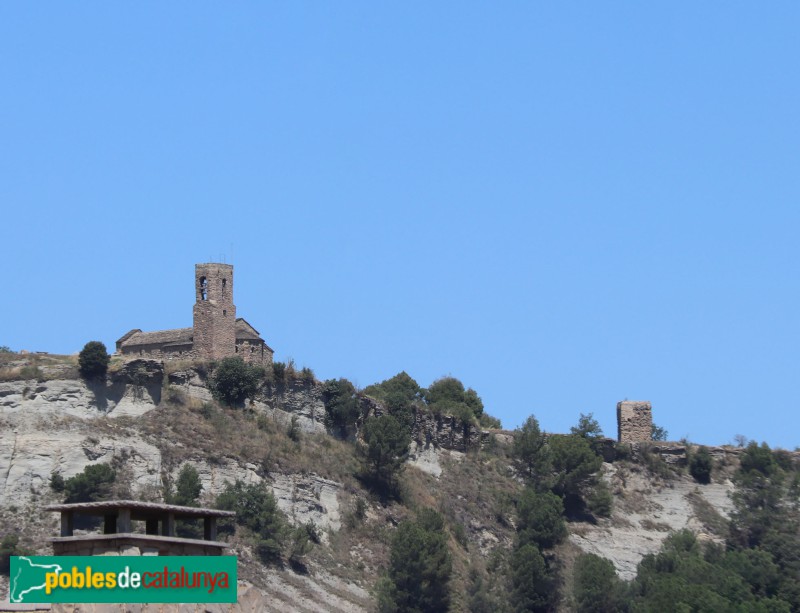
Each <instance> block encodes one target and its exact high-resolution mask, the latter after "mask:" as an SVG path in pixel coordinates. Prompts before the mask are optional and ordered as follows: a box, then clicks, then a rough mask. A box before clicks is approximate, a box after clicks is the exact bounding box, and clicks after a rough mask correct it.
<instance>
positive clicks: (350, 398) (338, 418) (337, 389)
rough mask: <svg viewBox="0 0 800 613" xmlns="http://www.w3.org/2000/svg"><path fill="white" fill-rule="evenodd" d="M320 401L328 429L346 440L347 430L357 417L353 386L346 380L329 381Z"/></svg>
mask: <svg viewBox="0 0 800 613" xmlns="http://www.w3.org/2000/svg"><path fill="white" fill-rule="evenodd" d="M322 401H323V403H324V404H325V417H326V421H327V424H328V428H329V429H330V430H331V431H332V432H334V433H335V434H337V435H338V436H340V437H341V438H347V435H348V430H349V428H350V427H352V426H354V425H355V423H356V421H357V420H358V417H359V408H358V397H357V396H356V388H355V386H354V385H353V384H352V383H350V381H348V380H347V379H329V380H328V381H326V382H325V385H324V386H323V388H322Z"/></svg>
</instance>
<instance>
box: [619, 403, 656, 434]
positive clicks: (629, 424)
mask: <svg viewBox="0 0 800 613" xmlns="http://www.w3.org/2000/svg"><path fill="white" fill-rule="evenodd" d="M652 431H653V414H652V408H651V406H650V403H649V402H648V401H646V400H645V401H639V400H623V401H622V402H618V403H617V440H619V442H620V443H643V442H647V441H649V440H651V434H652Z"/></svg>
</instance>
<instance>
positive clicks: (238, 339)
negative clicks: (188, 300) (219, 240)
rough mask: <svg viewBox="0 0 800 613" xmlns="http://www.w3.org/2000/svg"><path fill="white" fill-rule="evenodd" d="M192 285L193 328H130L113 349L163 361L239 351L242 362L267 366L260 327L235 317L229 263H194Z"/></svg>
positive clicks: (269, 356)
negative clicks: (193, 288)
mask: <svg viewBox="0 0 800 613" xmlns="http://www.w3.org/2000/svg"><path fill="white" fill-rule="evenodd" d="M194 287H195V290H194V291H195V303H194V309H193V315H194V317H193V325H192V327H191V328H176V329H174V330H160V331H157V332H142V331H141V330H139V329H138V328H137V329H134V330H131V331H130V332H128V333H127V334H126V335H125V336H123V337H122V338H120V339H119V340H118V341H117V354H118V355H122V356H123V357H129V358H141V357H149V358H155V359H161V360H175V359H181V360H219V359H222V358H228V357H232V356H239V357H241V358H242V359H243V360H244V361H245V362H249V363H253V364H259V365H262V366H270V365H271V364H272V355H273V353H274V352H273V350H272V349H271V348H270V347H269V345H267V344H266V343H265V342H264V339H262V338H261V335H260V333H259V332H258V330H256V329H255V328H254V327H253V326H251V325H250V324H249V323H248V322H247V321H246V320H244V319H243V318H241V317H239V318H238V319H237V318H236V306H235V305H234V304H233V266H232V265H230V264H215V263H208V264H196V265H195V267H194Z"/></svg>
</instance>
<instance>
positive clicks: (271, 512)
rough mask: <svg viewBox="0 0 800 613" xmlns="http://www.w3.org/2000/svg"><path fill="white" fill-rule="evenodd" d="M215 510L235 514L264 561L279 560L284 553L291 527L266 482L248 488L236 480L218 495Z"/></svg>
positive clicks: (238, 522)
mask: <svg viewBox="0 0 800 613" xmlns="http://www.w3.org/2000/svg"><path fill="white" fill-rule="evenodd" d="M216 507H217V508H218V509H225V510H227V511H234V512H235V513H236V523H237V524H238V525H240V526H245V527H246V528H248V529H249V530H250V531H251V532H252V533H253V536H254V538H255V550H256V553H257V554H258V556H259V557H260V558H261V560H262V562H265V563H270V562H275V561H277V560H278V559H279V558H280V556H281V553H282V552H283V547H284V543H285V541H286V536H287V533H288V530H289V529H288V524H287V521H286V518H285V516H284V514H283V512H282V511H281V510H280V509H279V508H278V502H277V501H276V500H275V496H274V495H273V494H272V492H271V491H269V489H268V488H267V486H266V484H264V483H257V484H253V485H247V484H245V483H244V482H242V481H239V480H238V479H237V480H236V482H235V483H228V484H226V486H225V489H224V490H223V491H222V493H221V494H220V495H219V496H217V501H216Z"/></svg>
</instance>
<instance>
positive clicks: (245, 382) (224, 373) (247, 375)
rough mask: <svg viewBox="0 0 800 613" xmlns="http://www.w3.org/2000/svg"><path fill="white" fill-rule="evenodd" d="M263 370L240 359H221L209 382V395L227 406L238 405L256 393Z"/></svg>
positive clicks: (262, 377) (261, 379) (262, 376)
mask: <svg viewBox="0 0 800 613" xmlns="http://www.w3.org/2000/svg"><path fill="white" fill-rule="evenodd" d="M263 379H264V369H263V368H261V367H260V366H256V365H255V364H247V363H245V361H244V360H242V358H240V357H238V356H237V357H231V358H223V359H222V360H221V361H220V363H219V365H218V366H217V368H216V369H215V370H214V374H213V375H212V376H211V379H210V381H209V387H210V388H211V393H212V394H213V395H214V397H215V398H216V399H217V400H219V401H220V402H224V403H225V404H227V405H229V406H235V405H239V404H241V403H242V402H244V401H245V399H247V398H252V397H253V396H255V395H256V393H257V392H258V387H259V385H260V384H261V382H262V381H263Z"/></svg>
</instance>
